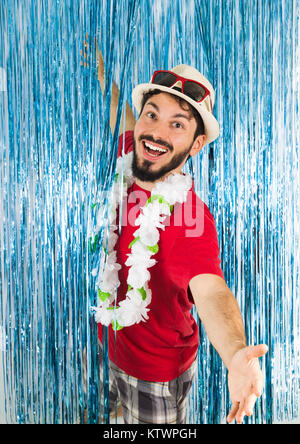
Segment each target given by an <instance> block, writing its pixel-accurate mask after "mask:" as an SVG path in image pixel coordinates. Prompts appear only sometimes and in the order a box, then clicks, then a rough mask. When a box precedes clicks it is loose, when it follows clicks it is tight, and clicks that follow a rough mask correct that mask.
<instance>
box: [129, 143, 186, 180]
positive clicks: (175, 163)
mask: <svg viewBox="0 0 300 444" xmlns="http://www.w3.org/2000/svg"><path fill="white" fill-rule="evenodd" d="M140 139H143V140H148V141H149V142H154V143H155V140H153V138H152V137H151V136H146V137H144V136H140ZM156 143H158V144H159V145H162V146H165V147H167V148H168V149H169V151H170V152H171V153H172V151H174V148H173V147H172V146H171V145H169V144H168V143H166V142H164V141H157V142H156ZM193 143H194V142H193ZM193 143H192V144H191V145H190V146H189V147H188V148H186V149H185V150H184V151H183V152H182V153H178V154H176V155H175V156H174V157H172V159H170V160H169V162H168V163H167V164H166V165H163V166H162V167H161V168H159V169H158V170H156V171H151V165H152V164H153V162H151V160H147V159H142V162H141V165H138V158H137V153H136V143H135V139H133V159H132V165H131V167H132V174H133V176H134V177H136V178H137V179H139V180H142V181H143V182H156V181H157V180H159V179H161V178H163V177H164V176H165V175H166V174H168V173H170V172H171V171H172V170H175V169H176V168H178V167H179V165H181V164H182V163H183V161H184V160H185V159H186V157H187V156H188V154H189V152H190V150H191V148H192V146H193Z"/></svg>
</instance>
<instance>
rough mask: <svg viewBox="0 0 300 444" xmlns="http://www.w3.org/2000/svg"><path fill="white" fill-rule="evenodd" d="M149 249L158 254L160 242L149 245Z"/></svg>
mask: <svg viewBox="0 0 300 444" xmlns="http://www.w3.org/2000/svg"><path fill="white" fill-rule="evenodd" d="M147 248H148V250H150V251H152V252H153V253H154V254H156V253H157V252H158V250H159V247H158V244H155V245H151V246H150V247H147Z"/></svg>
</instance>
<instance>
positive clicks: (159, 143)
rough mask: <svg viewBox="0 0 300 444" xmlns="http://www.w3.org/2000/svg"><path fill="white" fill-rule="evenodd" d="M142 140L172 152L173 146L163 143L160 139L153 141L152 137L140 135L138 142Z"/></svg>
mask: <svg viewBox="0 0 300 444" xmlns="http://www.w3.org/2000/svg"><path fill="white" fill-rule="evenodd" d="M142 140H147V141H148V142H153V143H157V144H158V145H161V146H165V147H166V148H168V149H169V150H170V151H173V146H172V145H170V144H169V143H168V142H165V141H164V140H162V139H158V140H154V139H153V137H152V136H143V135H142V136H140V137H139V141H140V142H141V141H142Z"/></svg>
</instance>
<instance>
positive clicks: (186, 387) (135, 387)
mask: <svg viewBox="0 0 300 444" xmlns="http://www.w3.org/2000/svg"><path fill="white" fill-rule="evenodd" d="M101 355H102V349H101V347H100V358H101ZM100 362H101V359H100ZM196 368H197V357H196V359H195V360H194V362H193V364H192V365H191V367H190V368H189V369H188V370H186V371H185V372H184V373H183V374H182V375H180V376H179V377H178V378H176V379H173V380H172V381H167V382H150V381H143V380H141V379H137V378H134V377H133V376H129V375H128V374H127V373H125V372H124V371H123V370H121V369H120V368H118V367H117V366H116V365H115V364H114V363H113V362H112V361H109V392H110V393H109V407H110V412H111V413H112V412H114V411H116V403H118V402H119V403H120V404H121V405H122V411H123V418H124V423H125V424H185V422H186V408H187V399H188V394H189V391H190V389H191V386H192V383H193V379H194V375H195V372H196ZM102 374H103V372H102V369H100V375H101V378H102ZM101 384H102V381H101Z"/></svg>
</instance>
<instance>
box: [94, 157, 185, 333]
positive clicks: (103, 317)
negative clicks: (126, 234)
mask: <svg viewBox="0 0 300 444" xmlns="http://www.w3.org/2000/svg"><path fill="white" fill-rule="evenodd" d="M132 156H133V153H132V152H130V153H128V154H126V155H125V157H119V158H118V160H117V166H116V171H117V172H116V174H115V181H114V185H113V191H112V193H113V198H112V205H111V213H110V215H109V227H110V228H109V234H108V236H107V237H106V238H105V239H104V244H103V245H104V248H105V247H106V249H105V251H106V255H103V256H104V257H103V258H102V260H101V263H100V266H99V269H94V270H93V271H92V275H93V276H97V275H98V279H97V283H96V290H97V291H98V306H97V307H91V308H92V309H93V310H94V311H95V312H96V313H95V320H96V322H100V323H101V324H102V325H105V326H108V325H110V324H112V328H113V329H114V330H121V329H122V328H123V327H129V326H130V325H133V324H135V323H139V322H140V321H144V322H145V321H146V320H148V319H149V316H148V314H147V313H148V311H149V308H147V307H148V305H149V304H150V302H151V290H150V288H149V286H148V281H149V280H150V278H151V276H150V273H149V271H148V268H150V267H152V266H153V265H155V264H156V262H157V261H156V260H155V259H151V256H153V255H154V254H156V253H157V251H158V249H159V247H158V241H159V231H158V229H159V228H161V229H162V230H164V229H165V227H166V226H165V225H163V223H162V222H163V221H164V220H165V218H166V217H167V216H169V215H170V214H171V211H172V209H173V206H174V204H175V203H176V202H179V203H184V202H185V201H186V199H187V194H188V191H189V190H190V188H191V186H192V178H191V176H189V175H182V174H179V173H171V174H170V175H168V176H167V178H166V179H165V180H163V181H161V182H158V183H157V184H156V185H155V186H154V188H153V189H152V191H151V197H150V198H149V199H148V201H147V202H146V204H145V205H144V206H143V207H142V208H141V212H140V214H139V216H138V217H137V219H136V221H135V225H137V226H139V228H138V229H137V230H136V231H135V232H134V233H133V234H134V239H133V241H132V242H131V243H130V245H129V248H131V254H128V259H127V261H126V262H125V264H126V265H127V266H128V267H129V271H128V278H127V284H128V290H127V293H126V299H124V300H123V301H121V302H120V303H119V305H118V306H116V305H115V291H116V289H117V288H118V287H119V285H120V281H119V279H118V271H119V270H120V269H121V265H120V264H118V263H117V256H116V254H117V253H116V251H115V250H114V247H115V244H116V242H117V239H118V234H117V233H115V231H116V230H117V229H118V227H117V225H116V217H117V208H118V206H119V204H120V200H121V197H122V196H127V189H128V188H129V187H130V186H131V185H132V184H133V182H134V177H133V175H132V171H131V164H132ZM123 162H124V178H123V193H122V192H120V188H121V187H120V185H121V180H122V169H123Z"/></svg>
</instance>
